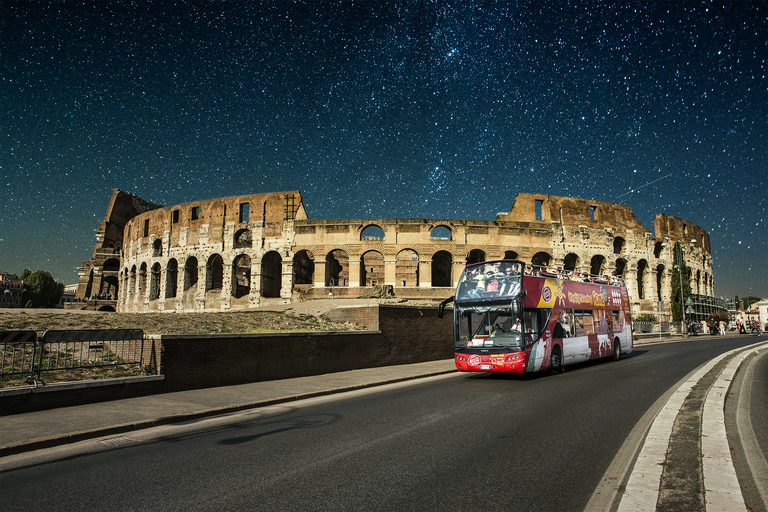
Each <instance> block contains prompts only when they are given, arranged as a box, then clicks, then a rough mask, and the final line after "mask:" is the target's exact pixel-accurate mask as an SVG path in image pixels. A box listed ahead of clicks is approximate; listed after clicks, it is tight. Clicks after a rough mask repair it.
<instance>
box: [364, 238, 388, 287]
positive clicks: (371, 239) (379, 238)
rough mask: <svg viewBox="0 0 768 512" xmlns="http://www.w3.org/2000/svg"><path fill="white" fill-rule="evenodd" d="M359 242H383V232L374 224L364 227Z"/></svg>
mask: <svg viewBox="0 0 768 512" xmlns="http://www.w3.org/2000/svg"><path fill="white" fill-rule="evenodd" d="M360 240H384V230H383V229H381V228H380V227H379V226H377V225H375V224H371V225H370V226H366V227H365V229H363V231H362V232H361V233H360ZM361 284H362V283H361Z"/></svg>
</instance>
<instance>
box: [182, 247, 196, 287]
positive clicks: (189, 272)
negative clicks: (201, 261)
mask: <svg viewBox="0 0 768 512" xmlns="http://www.w3.org/2000/svg"><path fill="white" fill-rule="evenodd" d="M195 286H197V258H195V257H194V256H190V257H189V258H187V261H186V263H184V291H185V292H186V291H187V290H189V289H193V288H195Z"/></svg>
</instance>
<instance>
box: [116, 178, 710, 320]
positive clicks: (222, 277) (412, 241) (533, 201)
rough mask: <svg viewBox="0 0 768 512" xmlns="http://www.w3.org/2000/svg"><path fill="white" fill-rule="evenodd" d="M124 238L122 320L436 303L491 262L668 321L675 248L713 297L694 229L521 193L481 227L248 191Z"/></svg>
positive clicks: (160, 214) (138, 218) (672, 220)
mask: <svg viewBox="0 0 768 512" xmlns="http://www.w3.org/2000/svg"><path fill="white" fill-rule="evenodd" d="M113 198H114V195H113ZM110 207H112V205H110ZM123 236H124V239H123V240H122V248H123V254H122V260H121V261H120V265H119V271H117V272H116V274H117V276H116V277H117V281H118V283H119V285H118V286H117V288H118V290H119V291H118V294H117V297H118V303H117V306H118V310H120V311H125V312H147V311H219V310H229V309H241V308H249V307H255V306H258V305H263V304H266V303H270V302H284V303H287V302H290V301H296V300H308V299H313V298H328V297H329V296H332V297H360V296H370V295H372V294H373V293H374V292H375V291H380V290H381V289H382V287H385V289H391V291H392V292H393V293H394V295H395V296H397V297H400V298H419V299H425V298H427V299H435V300H441V299H443V298H446V297H448V296H450V295H451V294H452V287H453V286H455V284H456V281H457V280H458V278H459V275H460V274H461V271H462V270H463V268H464V266H465V265H467V264H468V263H474V262H478V261H484V260H491V259H501V258H518V259H520V260H523V261H526V262H529V263H532V264H534V265H542V266H551V267H559V268H562V269H566V270H574V271H577V272H581V273H589V274H596V275H599V274H604V275H607V274H611V275H620V276H623V277H624V279H625V282H626V283H627V288H628V291H629V295H630V297H631V298H632V303H633V313H634V314H637V313H640V312H653V313H658V308H659V303H661V304H662V305H663V310H664V311H667V312H669V311H671V308H670V297H671V275H672V267H673V261H674V258H673V248H674V245H675V243H676V242H679V243H680V244H681V246H682V248H683V251H684V255H685V261H686V264H687V265H688V267H690V268H691V272H692V273H691V286H692V288H693V293H698V294H702V295H712V294H713V288H714V279H713V276H712V257H711V252H710V241H709V235H708V234H707V233H706V232H705V231H704V230H703V229H701V228H700V227H698V226H696V225H694V224H691V223H690V222H688V221H685V220H683V219H679V218H676V217H672V216H669V215H664V214H657V216H656V220H655V223H654V232H651V230H649V229H645V228H644V227H643V225H642V224H641V223H640V222H638V221H637V220H636V219H635V215H634V213H633V212H632V209H631V208H630V207H629V206H626V205H621V204H615V203H608V202H604V201H592V200H584V199H576V198H570V197H558V196H549V195H539V194H522V193H521V194H518V195H517V197H516V198H515V201H514V204H513V205H512V208H511V210H510V211H509V212H503V213H499V214H498V215H497V216H496V219H495V220H489V221H474V220H456V219H342V220H310V219H309V218H307V214H306V211H305V210H304V206H303V201H302V198H301V194H300V192H298V191H292V192H276V193H267V194H252V195H244V196H236V197H229V198H219V199H211V200H206V201H196V202H191V203H185V204H181V205H176V206H170V207H163V208H152V209H147V210H146V211H144V212H139V213H136V214H135V215H134V216H133V217H132V218H130V220H128V221H127V222H125V229H124V232H123ZM110 269H111V270H110V271H109V272H110V273H112V272H115V270H114V264H112V266H110ZM102 275H103V272H102ZM110 277H112V276H111V274H110ZM102 281H103V278H102Z"/></svg>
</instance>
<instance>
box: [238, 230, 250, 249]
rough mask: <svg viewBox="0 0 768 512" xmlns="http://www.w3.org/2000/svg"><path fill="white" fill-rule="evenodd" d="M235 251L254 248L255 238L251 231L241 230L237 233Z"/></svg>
mask: <svg viewBox="0 0 768 512" xmlns="http://www.w3.org/2000/svg"><path fill="white" fill-rule="evenodd" d="M234 246H235V249H243V248H245V247H252V246H253V236H252V234H251V231H250V230H248V229H239V230H238V231H237V232H236V233H235V241H234Z"/></svg>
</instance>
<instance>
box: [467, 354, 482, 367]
mask: <svg viewBox="0 0 768 512" xmlns="http://www.w3.org/2000/svg"><path fill="white" fill-rule="evenodd" d="M467 363H469V365H470V366H477V365H478V364H480V356H478V355H477V354H475V355H473V356H469V359H468V360H467Z"/></svg>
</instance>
